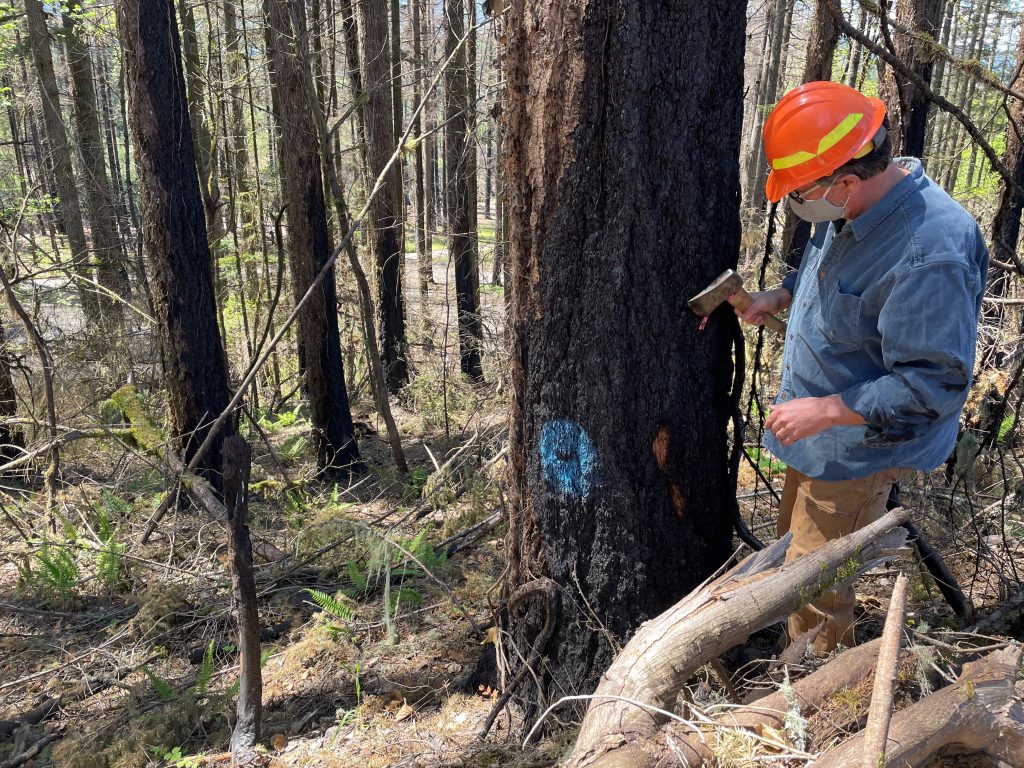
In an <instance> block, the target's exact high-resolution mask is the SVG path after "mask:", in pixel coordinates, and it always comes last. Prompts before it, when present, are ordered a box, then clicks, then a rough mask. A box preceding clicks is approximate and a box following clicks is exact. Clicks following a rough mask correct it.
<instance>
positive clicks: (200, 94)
mask: <svg viewBox="0 0 1024 768" xmlns="http://www.w3.org/2000/svg"><path fill="white" fill-rule="evenodd" d="M178 3H179V5H180V6H181V9H182V11H181V12H182V18H181V30H182V40H181V43H182V53H183V54H184V59H185V81H186V83H187V84H188V113H189V119H190V120H191V121H192V139H193V141H194V142H195V155H196V168H197V169H198V171H199V191H200V193H201V194H202V196H203V210H204V211H205V214H206V226H207V227H208V228H209V238H210V240H211V241H212V242H213V243H216V242H217V241H218V240H219V239H220V237H221V235H222V234H223V233H222V232H221V231H220V227H219V226H218V221H217V220H218V218H219V217H218V214H217V203H218V201H219V198H220V190H219V189H218V185H217V175H216V157H215V155H214V150H215V145H214V138H213V134H212V133H211V131H210V127H209V125H208V124H207V121H206V104H205V101H206V99H205V93H206V90H205V88H204V87H203V83H204V81H205V76H204V74H203V62H202V60H201V59H200V58H199V39H198V37H197V34H196V17H195V12H194V11H193V10H192V7H191V6H190V5H189V4H188V3H187V2H184V0H178Z"/></svg>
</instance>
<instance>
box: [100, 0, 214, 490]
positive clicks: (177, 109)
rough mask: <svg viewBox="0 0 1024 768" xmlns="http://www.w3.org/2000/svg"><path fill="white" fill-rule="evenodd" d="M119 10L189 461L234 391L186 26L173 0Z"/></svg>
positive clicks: (156, 277)
mask: <svg viewBox="0 0 1024 768" xmlns="http://www.w3.org/2000/svg"><path fill="white" fill-rule="evenodd" d="M115 9H116V12H117V30H118V35H119V38H120V41H121V48H122V49H123V51H124V63H125V77H124V81H125V90H126V91H127V94H128V97H129V98H128V103H129V109H128V117H129V124H130V126H131V129H132V130H131V132H132V136H133V138H134V142H135V161H136V163H137V166H138V171H139V182H140V184H139V187H140V191H141V195H140V196H141V206H142V225H143V227H142V229H143V238H144V242H145V248H146V253H147V254H148V256H149V263H150V276H151V278H152V286H153V298H154V304H155V309H156V320H157V327H158V329H159V333H160V344H161V352H162V356H163V364H164V379H165V385H166V387H167V402H168V410H169V412H170V422H171V432H172V434H173V435H174V436H175V437H176V438H177V439H179V440H181V441H182V442H184V443H185V445H184V449H185V450H184V453H185V462H186V464H187V463H189V462H190V460H191V457H192V456H193V454H194V452H195V450H196V449H197V448H198V447H199V445H200V444H201V443H203V441H204V440H205V439H206V435H207V431H208V429H209V425H210V423H211V422H212V421H213V420H214V419H216V418H217V417H218V416H219V415H220V414H221V412H222V411H223V410H224V409H225V408H226V407H227V404H228V401H229V399H230V397H229V394H228V373H227V361H226V359H225V356H224V348H223V345H222V344H221V341H220V332H219V330H218V327H217V316H216V308H215V303H214V292H213V271H212V265H211V259H210V248H209V244H208V242H207V239H206V224H205V216H204V211H203V201H202V198H201V196H200V194H199V178H198V174H197V173H196V162H195V155H194V153H193V144H192V127H191V125H190V123H189V116H188V106H187V104H186V101H185V77H184V72H183V70H182V63H181V51H180V41H179V39H178V25H177V23H176V21H175V17H174V7H173V5H172V4H171V3H170V2H169V0H117V2H116V3H115ZM231 431H232V429H231V428H230V427H226V428H225V429H224V430H222V433H221V435H218V437H217V438H216V440H215V442H214V443H213V445H212V446H211V450H209V451H207V452H206V454H205V456H204V457H203V459H202V464H201V469H203V470H205V471H207V472H208V473H209V474H210V478H211V481H212V482H213V483H214V485H215V486H216V487H217V488H219V487H220V465H221V457H220V446H221V443H222V442H223V437H224V434H225V433H228V434H230V432H231Z"/></svg>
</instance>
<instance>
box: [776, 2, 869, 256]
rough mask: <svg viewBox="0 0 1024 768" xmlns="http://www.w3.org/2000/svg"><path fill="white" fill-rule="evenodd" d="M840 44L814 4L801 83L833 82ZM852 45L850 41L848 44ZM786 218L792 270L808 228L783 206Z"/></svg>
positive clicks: (821, 7)
mask: <svg viewBox="0 0 1024 768" xmlns="http://www.w3.org/2000/svg"><path fill="white" fill-rule="evenodd" d="M838 44H839V26H838V25H837V24H836V20H835V18H833V16H832V14H831V13H829V10H828V6H826V5H825V3H823V2H822V0H816V2H815V3H814V18H813V19H812V21H811V39H810V40H808V41H807V58H806V59H805V60H804V77H803V80H802V82H804V83H812V82H814V81H816V80H831V79H832V59H833V57H834V56H835V52H836V46H837V45H838ZM851 45H853V42H852V41H851ZM785 210H786V219H785V224H784V225H783V227H782V256H783V259H784V260H785V262H786V264H787V265H789V266H790V267H793V268H794V269H796V268H798V267H799V266H800V260H801V259H802V258H803V255H804V248H805V247H806V246H807V241H808V240H810V238H811V225H810V224H809V223H808V222H806V221H804V220H803V219H801V218H800V217H799V216H796V215H795V214H794V213H793V212H792V211H791V210H790V209H789V206H788V205H787V206H785Z"/></svg>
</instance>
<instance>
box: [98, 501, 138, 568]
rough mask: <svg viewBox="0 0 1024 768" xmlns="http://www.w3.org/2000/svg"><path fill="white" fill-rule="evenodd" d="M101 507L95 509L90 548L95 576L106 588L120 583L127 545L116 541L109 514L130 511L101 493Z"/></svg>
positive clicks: (121, 503) (115, 533) (120, 502)
mask: <svg viewBox="0 0 1024 768" xmlns="http://www.w3.org/2000/svg"><path fill="white" fill-rule="evenodd" d="M102 501H103V503H102V506H99V507H97V508H96V530H95V534H96V541H94V542H93V543H92V548H93V551H94V553H95V558H96V576H97V578H99V580H100V582H102V583H103V584H105V585H107V586H108V587H114V586H117V585H118V584H119V583H120V582H121V567H122V564H123V560H124V558H123V555H124V552H125V550H126V549H127V544H125V543H124V542H122V541H118V539H117V534H118V532H119V531H118V529H117V528H116V527H115V526H114V524H113V522H112V521H111V513H112V512H114V511H118V510H121V511H123V510H126V509H130V507H129V505H128V503H127V502H126V501H124V500H123V499H121V498H118V497H117V496H115V495H114V494H112V493H110V492H108V491H103V496H102Z"/></svg>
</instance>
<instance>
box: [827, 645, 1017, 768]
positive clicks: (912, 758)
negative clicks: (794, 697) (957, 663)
mask: <svg viewBox="0 0 1024 768" xmlns="http://www.w3.org/2000/svg"><path fill="white" fill-rule="evenodd" d="M1020 660H1021V646H1020V645H1013V646H1011V647H1009V648H1003V649H1002V650H999V651H995V652H994V653H990V654H989V655H988V656H986V657H984V658H983V659H980V660H979V661H975V662H970V663H968V664H965V665H964V671H963V673H962V674H961V675H960V678H959V679H958V680H957V682H956V683H955V684H954V685H951V686H949V687H948V688H943V689H942V690H941V691H937V692H936V693H933V694H931V695H930V696H925V697H924V698H923V699H921V700H920V701H918V702H916V703H914V704H911V705H910V706H909V707H907V708H906V709H904V710H902V711H900V712H898V713H896V714H895V715H893V718H892V722H891V723H890V725H889V738H888V742H887V744H886V750H885V765H887V766H899V768H916V767H917V766H924V765H927V764H928V763H929V761H930V760H931V759H932V757H934V756H935V754H936V753H937V752H938V751H939V750H941V749H943V748H946V747H953V746H956V747H959V748H962V749H964V750H966V751H968V752H982V753H984V754H986V755H988V756H989V757H990V758H992V759H994V760H998V761H1001V764H1002V765H1007V766H1012V767H1013V768H1024V703H1022V701H1021V698H1020V697H1019V696H1017V694H1016V691H1015V685H1016V680H1017V668H1018V667H1019V665H1020ZM863 748H864V733H863V732H862V733H859V734H857V735H856V736H854V737H852V738H850V739H847V740H846V741H844V742H843V743H842V744H840V745H839V746H837V747H836V748H835V749H832V750H831V751H829V752H826V753H825V755H824V756H823V757H821V758H820V759H819V760H817V761H816V762H815V763H814V768H845V766H850V765H854V764H855V762H856V760H857V755H859V754H860V753H861V752H862V750H863Z"/></svg>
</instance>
